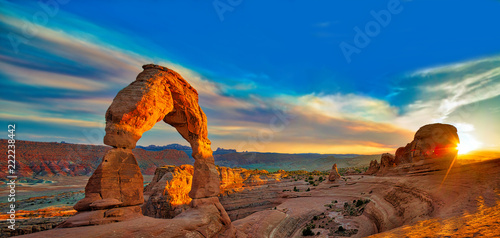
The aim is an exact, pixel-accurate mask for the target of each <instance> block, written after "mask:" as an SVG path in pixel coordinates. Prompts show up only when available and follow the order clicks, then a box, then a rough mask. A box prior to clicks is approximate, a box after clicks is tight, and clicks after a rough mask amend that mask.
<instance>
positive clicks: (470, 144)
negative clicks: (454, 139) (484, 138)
mask: <svg viewBox="0 0 500 238" xmlns="http://www.w3.org/2000/svg"><path fill="white" fill-rule="evenodd" d="M459 138H460V144H457V150H458V154H461V155H463V154H467V153H469V152H471V151H473V150H477V149H479V148H480V147H481V145H482V143H481V142H480V141H478V140H477V139H476V138H475V137H474V136H473V135H471V134H469V133H463V134H461V135H459Z"/></svg>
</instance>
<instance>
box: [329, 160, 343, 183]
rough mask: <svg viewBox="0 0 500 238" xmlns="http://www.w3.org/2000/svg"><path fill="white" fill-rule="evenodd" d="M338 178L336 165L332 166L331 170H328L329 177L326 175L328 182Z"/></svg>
mask: <svg viewBox="0 0 500 238" xmlns="http://www.w3.org/2000/svg"><path fill="white" fill-rule="evenodd" d="M339 178H340V174H339V171H338V170H337V164H333V166H332V170H330V175H328V181H330V182H334V181H335V180H337V179H339Z"/></svg>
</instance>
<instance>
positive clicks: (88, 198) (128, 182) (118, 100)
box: [65, 64, 231, 226]
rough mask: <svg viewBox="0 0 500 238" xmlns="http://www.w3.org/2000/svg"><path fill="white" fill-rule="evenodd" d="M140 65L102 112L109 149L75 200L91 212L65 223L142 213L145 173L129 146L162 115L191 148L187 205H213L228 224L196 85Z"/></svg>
mask: <svg viewBox="0 0 500 238" xmlns="http://www.w3.org/2000/svg"><path fill="white" fill-rule="evenodd" d="M143 69H144V71H143V72H141V73H140V74H139V75H138V76H137V78H136V80H135V81H134V82H132V83H131V84H130V85H128V86H127V87H125V88H124V89H122V90H121V91H120V92H119V93H118V94H117V95H116V97H115V98H114V100H113V103H112V104H111V105H110V107H109V108H108V110H107V112H106V116H105V117H106V135H105V137H104V143H105V144H106V145H110V146H112V147H113V149H111V150H109V151H108V152H107V153H106V155H105V156H104V158H103V160H102V162H101V164H100V165H99V167H98V168H97V169H96V171H95V172H94V174H93V175H92V176H91V178H90V179H89V182H88V183H87V186H86V188H85V198H84V199H82V200H80V201H79V202H78V203H77V204H76V205H75V206H74V208H75V210H77V211H79V212H80V213H82V212H83V213H85V212H87V211H92V212H87V213H88V214H87V215H85V216H84V215H82V214H80V216H79V217H78V218H76V217H75V219H72V220H71V219H70V220H69V222H67V223H66V225H65V226H79V225H97V224H105V223H109V222H115V221H120V220H126V219H128V218H129V217H133V216H139V215H140V207H139V205H141V204H142V203H144V198H143V177H142V174H141V172H140V168H139V166H138V164H137V161H136V159H135V157H134V155H133V153H132V149H133V148H135V146H136V143H137V141H138V140H139V139H140V138H141V137H142V134H143V133H144V132H146V131H148V130H150V129H151V128H152V127H153V126H154V125H155V124H156V123H157V122H159V121H161V120H163V121H164V122H166V123H168V124H170V125H172V126H173V127H175V128H176V130H177V131H178V132H179V133H180V134H181V135H182V137H183V138H184V139H186V140H187V141H188V142H189V143H190V145H191V147H192V149H193V154H192V155H193V158H194V159H195V163H194V174H193V182H192V187H191V191H190V193H189V196H190V197H191V198H192V199H193V200H192V202H191V206H192V207H198V206H204V205H207V204H209V205H215V207H216V208H217V209H216V210H218V211H219V212H220V217H221V219H222V223H223V224H224V225H226V226H231V221H230V220H229V217H228V216H227V214H226V212H225V210H224V208H223V207H222V205H220V203H219V200H218V198H217V195H218V194H219V176H218V172H217V169H216V167H215V164H214V158H213V156H212V150H211V147H210V144H211V143H210V140H209V139H208V137H207V134H208V133H207V119H206V116H205V114H204V113H203V111H202V110H201V108H200V106H199V105H198V93H197V91H196V90H195V89H194V88H193V87H192V86H191V85H189V83H188V82H187V81H186V80H184V79H183V78H182V77H181V76H180V75H179V74H178V73H176V72H174V71H173V70H170V69H168V68H165V67H162V66H158V65H152V64H149V65H144V66H143ZM117 209H118V210H117ZM96 211H99V212H97V213H96ZM77 216H78V215H77ZM96 217H97V219H96ZM92 220H93V221H94V222H93V221H92Z"/></svg>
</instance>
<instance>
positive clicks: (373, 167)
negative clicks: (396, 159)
mask: <svg viewBox="0 0 500 238" xmlns="http://www.w3.org/2000/svg"><path fill="white" fill-rule="evenodd" d="M379 169H380V164H379V163H378V162H377V160H372V161H371V162H370V166H369V167H368V170H366V172H365V173H364V174H366V175H373V174H376V173H377V172H378V170H379Z"/></svg>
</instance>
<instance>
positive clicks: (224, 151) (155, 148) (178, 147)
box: [136, 144, 236, 159]
mask: <svg viewBox="0 0 500 238" xmlns="http://www.w3.org/2000/svg"><path fill="white" fill-rule="evenodd" d="M136 148H140V149H144V150H149V151H162V150H168V149H170V150H180V151H184V152H186V154H187V155H188V156H189V158H191V159H192V158H193V156H192V155H191V154H192V153H193V150H192V149H191V147H190V146H185V145H180V144H170V145H148V146H140V145H138V146H136ZM228 153H236V150H233V149H223V148H217V150H215V151H214V152H213V154H214V155H222V154H228Z"/></svg>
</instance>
